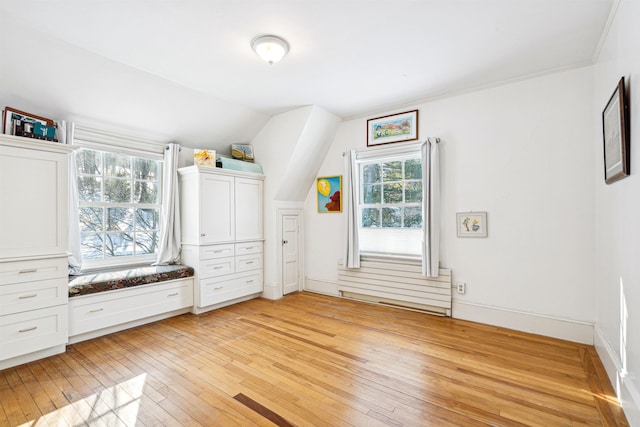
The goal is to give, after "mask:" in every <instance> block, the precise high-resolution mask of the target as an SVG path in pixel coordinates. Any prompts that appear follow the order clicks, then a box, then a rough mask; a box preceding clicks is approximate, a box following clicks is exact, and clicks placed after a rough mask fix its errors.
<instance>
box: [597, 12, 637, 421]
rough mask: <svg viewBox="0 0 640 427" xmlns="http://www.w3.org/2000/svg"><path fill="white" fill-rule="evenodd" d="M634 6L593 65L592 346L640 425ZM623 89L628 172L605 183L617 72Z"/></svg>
mask: <svg viewBox="0 0 640 427" xmlns="http://www.w3.org/2000/svg"><path fill="white" fill-rule="evenodd" d="M638 22H640V3H638V2H637V1H631V0H623V1H621V2H620V5H619V8H618V10H617V13H616V15H615V19H614V21H613V24H612V27H611V29H610V31H609V34H608V36H607V39H606V42H605V44H604V47H603V50H602V52H601V54H600V57H599V59H598V61H597V64H596V66H595V104H594V110H593V120H594V121H595V123H596V124H597V125H596V128H595V129H594V134H593V137H592V141H593V144H594V148H595V160H594V165H595V166H594V170H595V173H594V174H593V179H594V181H595V212H596V214H595V221H596V222H595V236H596V237H595V243H596V290H595V301H596V317H595V319H596V348H597V349H598V353H599V354H600V357H601V359H602V360H603V362H604V363H605V366H606V367H607V371H608V373H609V375H610V377H611V379H612V382H613V384H614V386H615V388H616V389H617V391H618V394H619V396H620V397H621V398H622V403H623V407H624V409H625V412H626V414H627V418H628V419H629V421H630V423H631V424H632V425H640V262H639V259H638V256H639V255H640V220H639V219H640V176H639V175H638V170H639V169H640V145H639V142H640V56H639V55H638V52H640V27H639V26H638ZM622 76H624V77H625V80H626V83H627V92H628V94H630V98H629V100H630V107H629V108H630V118H631V176H629V177H627V178H624V179H622V180H621V181H618V182H615V183H613V184H611V185H606V184H605V183H604V178H603V164H602V163H603V161H602V159H603V148H602V125H601V123H602V119H601V113H602V110H603V109H604V106H605V105H606V103H607V101H608V100H609V97H610V96H611V94H612V93H613V90H614V89H615V87H616V84H617V82H618V80H620V77H622Z"/></svg>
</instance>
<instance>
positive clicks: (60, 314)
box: [0, 304, 68, 360]
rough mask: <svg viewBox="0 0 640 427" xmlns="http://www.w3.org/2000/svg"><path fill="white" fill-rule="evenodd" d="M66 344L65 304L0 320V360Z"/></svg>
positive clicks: (3, 317) (12, 315) (0, 318)
mask: <svg viewBox="0 0 640 427" xmlns="http://www.w3.org/2000/svg"><path fill="white" fill-rule="evenodd" d="M67 341H68V335H67V305H66V304H64V305H59V306H56V307H49V308H43V309H40V310H32V311H27V312H24V313H17V314H10V315H8V316H2V317H0V360H4V359H9V358H12V357H16V356H21V355H23V354H29V353H33V352H34V351H38V350H44V349H46V348H50V347H55V346H57V345H61V344H65V343H66V342H67Z"/></svg>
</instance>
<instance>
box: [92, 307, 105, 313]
mask: <svg viewBox="0 0 640 427" xmlns="http://www.w3.org/2000/svg"><path fill="white" fill-rule="evenodd" d="M102 310H104V308H96V309H93V310H89V313H99V312H101V311H102Z"/></svg>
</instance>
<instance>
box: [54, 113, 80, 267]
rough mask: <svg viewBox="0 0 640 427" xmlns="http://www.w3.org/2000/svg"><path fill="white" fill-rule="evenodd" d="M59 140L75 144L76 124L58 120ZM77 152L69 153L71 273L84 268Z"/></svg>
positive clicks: (68, 236) (63, 142) (69, 248)
mask: <svg viewBox="0 0 640 427" xmlns="http://www.w3.org/2000/svg"><path fill="white" fill-rule="evenodd" d="M56 126H57V136H58V141H59V142H60V143H62V144H69V145H72V144H73V133H74V130H75V125H74V124H73V123H69V124H68V125H67V122H66V121H60V122H56ZM76 156H77V152H76V151H73V152H72V153H71V154H70V155H69V188H68V192H69V194H68V200H69V201H68V210H69V214H68V218H69V226H68V234H67V239H68V243H67V244H68V250H69V274H70V275H72V274H78V273H80V271H81V270H82V253H81V250H80V219H79V217H78V176H77V175H78V174H77V167H76Z"/></svg>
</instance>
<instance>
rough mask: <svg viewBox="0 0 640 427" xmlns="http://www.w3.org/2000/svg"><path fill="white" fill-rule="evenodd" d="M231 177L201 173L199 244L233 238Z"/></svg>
mask: <svg viewBox="0 0 640 427" xmlns="http://www.w3.org/2000/svg"><path fill="white" fill-rule="evenodd" d="M233 190H234V187H233V177H230V176H222V175H220V176H218V175H209V174H203V175H202V177H201V182H200V244H201V245H206V244H211V243H218V242H229V241H232V240H233V239H234V237H235V236H234V229H235V218H234V191H233Z"/></svg>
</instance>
